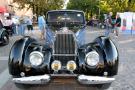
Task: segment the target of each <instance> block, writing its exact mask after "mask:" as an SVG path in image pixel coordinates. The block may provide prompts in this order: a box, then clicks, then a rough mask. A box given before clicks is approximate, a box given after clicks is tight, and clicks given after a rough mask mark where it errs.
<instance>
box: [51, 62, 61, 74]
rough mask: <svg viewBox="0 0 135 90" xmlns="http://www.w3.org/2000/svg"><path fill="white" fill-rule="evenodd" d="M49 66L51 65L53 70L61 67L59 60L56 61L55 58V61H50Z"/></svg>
mask: <svg viewBox="0 0 135 90" xmlns="http://www.w3.org/2000/svg"><path fill="white" fill-rule="evenodd" d="M51 67H52V69H53V70H54V71H58V70H60V69H61V62H60V61H58V60H55V61H53V62H52V65H51Z"/></svg>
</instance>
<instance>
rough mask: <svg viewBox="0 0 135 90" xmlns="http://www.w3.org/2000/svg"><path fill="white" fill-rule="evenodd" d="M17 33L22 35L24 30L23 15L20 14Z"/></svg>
mask: <svg viewBox="0 0 135 90" xmlns="http://www.w3.org/2000/svg"><path fill="white" fill-rule="evenodd" d="M19 23H20V24H19V31H18V32H19V34H20V35H22V36H23V35H24V32H25V20H24V17H23V16H21V17H20V18H19Z"/></svg>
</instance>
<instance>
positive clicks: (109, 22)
mask: <svg viewBox="0 0 135 90" xmlns="http://www.w3.org/2000/svg"><path fill="white" fill-rule="evenodd" d="M105 24H106V29H105V36H107V37H108V36H109V34H110V32H112V12H110V13H109V15H107V18H106V19H105Z"/></svg>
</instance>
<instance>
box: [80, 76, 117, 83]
mask: <svg viewBox="0 0 135 90" xmlns="http://www.w3.org/2000/svg"><path fill="white" fill-rule="evenodd" d="M114 80H115V78H109V77H100V76H86V75H79V76H78V81H79V83H81V84H86V85H87V84H105V83H111V82H113V81H114Z"/></svg>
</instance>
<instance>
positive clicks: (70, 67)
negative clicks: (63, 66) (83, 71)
mask: <svg viewBox="0 0 135 90" xmlns="http://www.w3.org/2000/svg"><path fill="white" fill-rule="evenodd" d="M75 69H76V63H75V62H74V61H69V62H68V63H67V70H69V71H74V70H75Z"/></svg>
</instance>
